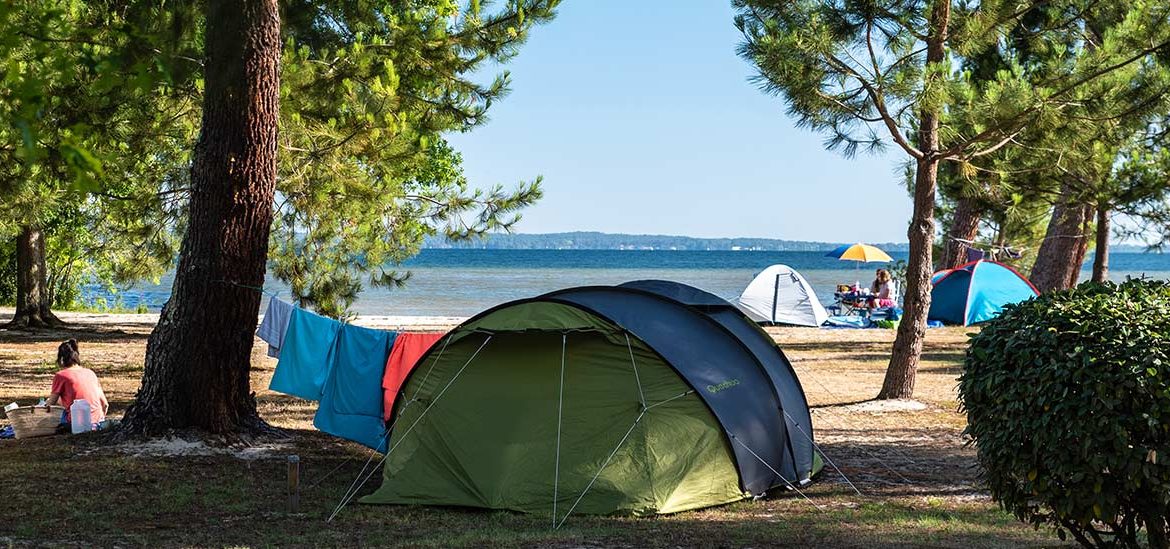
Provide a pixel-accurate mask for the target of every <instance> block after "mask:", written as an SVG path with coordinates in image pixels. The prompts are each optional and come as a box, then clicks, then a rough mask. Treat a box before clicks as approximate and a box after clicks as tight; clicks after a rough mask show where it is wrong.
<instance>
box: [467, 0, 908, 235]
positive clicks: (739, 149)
mask: <svg viewBox="0 0 1170 549" xmlns="http://www.w3.org/2000/svg"><path fill="white" fill-rule="evenodd" d="M732 19H733V12H732V9H731V6H730V1H728V0H682V1H679V0H674V1H668V0H638V1H637V2H628V1H620V0H567V1H566V2H564V3H563V4H562V7H561V8H560V10H559V15H558V17H557V18H556V19H555V20H554V21H553V22H552V23H551V24H549V25H546V26H543V27H540V28H537V29H535V30H534V31H533V32H532V35H531V38H530V39H529V41H528V43H527V44H526V45H525V46H524V48H523V50H522V52H521V54H520V56H519V57H518V58H516V59H515V60H514V61H513V62H512V63H510V64H509V65H508V66H507V69H508V70H509V71H510V72H511V74H512V90H513V91H512V93H511V94H510V95H509V96H508V97H507V98H505V99H504V100H503V101H500V102H499V103H497V104H495V105H493V106H492V109H491V111H490V113H489V114H490V116H491V120H490V121H489V122H488V123H487V124H486V125H484V126H482V127H480V128H477V129H476V130H475V131H473V132H471V133H467V134H459V135H453V136H450V141H451V143H452V144H453V145H454V146H455V147H456V149H458V150H459V151H461V152H462V153H463V159H464V167H465V170H466V173H467V175H468V177H469V178H470V180H471V181H472V182H473V183H475V184H477V185H480V186H488V185H491V184H494V183H505V184H512V183H515V182H517V181H519V180H523V179H530V178H532V177H534V176H536V175H543V176H544V190H545V197H544V199H543V200H542V201H541V202H540V203H538V204H537V205H535V206H533V207H532V208H530V209H528V210H526V211H525V213H524V220H523V221H522V222H521V223H520V225H519V226H518V227H517V231H518V232H525V233H544V232H560V231H587V230H589V231H591V230H596V231H605V232H622V233H650V234H682V235H690V236H701V237H735V236H751V237H766V238H783V239H792V240H824V241H869V242H890V241H904V240H905V239H906V222H907V220H908V219H909V217H910V208H911V203H910V199H909V197H908V196H907V194H906V191H905V189H904V187H903V183H902V175H901V169H900V167H899V166H900V163H901V162H903V160H904V157H903V156H901V155H900V154H899V152H898V151H896V150H895V149H893V148H892V147H888V148H887V151H886V152H885V153H884V154H882V155H877V156H875V155H858V156H857V157H855V158H853V159H847V158H844V157H842V156H841V155H839V154H838V153H835V152H830V151H826V150H824V148H823V147H822V136H821V135H819V134H816V133H813V132H810V131H808V130H806V129H800V128H797V127H796V126H795V123H794V121H793V120H792V119H791V118H789V117H788V115H787V114H786V113H785V112H784V111H785V105H784V102H783V100H782V99H780V98H779V97H773V96H767V95H764V94H763V93H761V92H760V91H759V90H758V89H757V88H756V86H755V85H754V84H752V83H751V82H749V80H748V79H749V77H750V76H751V75H752V74H753V72H752V67H751V66H750V65H749V64H748V63H746V62H744V61H742V60H741V59H739V58H738V57H737V56H736V54H735V48H736V45H737V44H738V43H739V40H740V37H739V34H738V33H737V31H736V30H735V26H734V24H733V22H732Z"/></svg>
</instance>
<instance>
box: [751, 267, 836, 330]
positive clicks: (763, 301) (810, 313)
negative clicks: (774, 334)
mask: <svg viewBox="0 0 1170 549" xmlns="http://www.w3.org/2000/svg"><path fill="white" fill-rule="evenodd" d="M736 304H737V305H739V308H740V310H742V311H743V312H744V314H746V315H747V316H748V318H750V319H752V320H753V321H755V322H769V323H772V324H793V325H796V326H820V325H821V324H824V323H825V319H827V318H828V317H829V313H828V312H826V311H825V308H824V306H822V305H821V302H820V300H819V299H817V294H816V292H815V291H813V288H812V285H810V284H809V283H808V281H807V280H805V279H804V277H803V276H801V274H800V273H798V272H796V269H793V268H792V267H789V266H787V265H772V266H771V267H768V268H767V269H764V270H763V272H761V273H760V274H758V275H756V277H755V278H753V279H752V281H751V283H749V284H748V285H747V288H745V289H744V290H743V293H742V294H740V296H739V299H738V300H736Z"/></svg>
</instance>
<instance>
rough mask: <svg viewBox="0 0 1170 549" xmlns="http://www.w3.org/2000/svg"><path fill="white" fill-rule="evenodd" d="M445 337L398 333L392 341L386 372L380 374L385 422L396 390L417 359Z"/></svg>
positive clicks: (391, 410) (438, 334) (391, 409)
mask: <svg viewBox="0 0 1170 549" xmlns="http://www.w3.org/2000/svg"><path fill="white" fill-rule="evenodd" d="M444 335H446V334H443V333H407V332H403V333H399V334H398V338H397V339H395V340H394V347H393V348H391V349H390V358H388V359H387V360H386V372H385V373H384V374H382V402H383V406H382V414H383V415H384V416H385V419H386V421H390V415H391V414H393V413H394V400H395V399H396V398H397V397H398V390H399V389H401V388H402V382H403V381H405V380H406V376H407V375H410V371H411V370H413V369H414V367H415V364H416V363H417V362H418V359H420V358H422V356H423V355H424V354H426V352H427V350H429V349H430V348H431V346H432V345H434V344H435V342H436V341H438V340H439V339H442V337H443V336H444Z"/></svg>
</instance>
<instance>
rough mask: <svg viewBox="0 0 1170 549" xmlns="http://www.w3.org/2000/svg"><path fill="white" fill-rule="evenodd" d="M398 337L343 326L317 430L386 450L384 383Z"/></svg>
mask: <svg viewBox="0 0 1170 549" xmlns="http://www.w3.org/2000/svg"><path fill="white" fill-rule="evenodd" d="M396 335H397V334H395V333H394V332H386V331H382V330H373V329H370V328H363V327H361V326H354V325H352V324H345V325H343V326H342V327H341V330H340V334H339V335H338V336H337V348H336V349H335V350H334V353H333V357H334V358H333V364H332V365H331V366H330V367H329V368H328V370H329V374H328V378H327V379H326V381H325V385H324V387H323V390H322V393H321V404H320V405H319V406H318V407H317V414H316V415H314V416H313V426H314V427H316V428H317V429H319V430H321V431H322V432H325V433H329V434H331V435H334V436H338V437H341V438H344V439H348V440H352V441H354V442H357V443H360V444H361V445H363V446H365V447H367V448H373V449H375V450H378V451H380V452H385V451H386V437H385V436H384V433H385V432H386V424H385V420H384V419H383V417H382V383H381V381H382V373H383V371H384V370H385V368H386V359H387V357H389V356H390V346H391V345H393V344H394V338H395V336H396Z"/></svg>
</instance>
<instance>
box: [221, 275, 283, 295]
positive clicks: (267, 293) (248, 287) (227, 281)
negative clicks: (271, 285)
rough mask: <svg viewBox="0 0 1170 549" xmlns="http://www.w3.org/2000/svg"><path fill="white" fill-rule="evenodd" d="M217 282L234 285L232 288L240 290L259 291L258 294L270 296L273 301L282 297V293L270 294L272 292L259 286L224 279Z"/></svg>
mask: <svg viewBox="0 0 1170 549" xmlns="http://www.w3.org/2000/svg"><path fill="white" fill-rule="evenodd" d="M216 282H222V283H224V284H229V285H232V286H236V287H239V288H245V289H248V290H255V291H257V292H260V293H262V294H264V295H266V296H268V297H271V298H273V299H279V296H280V292H275V293H273V292H270V291H268V290H265V289H264V288H261V287H259V286H251V285H248V284H240V283H239V282H235V281H232V280H224V279H219V280H216Z"/></svg>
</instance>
